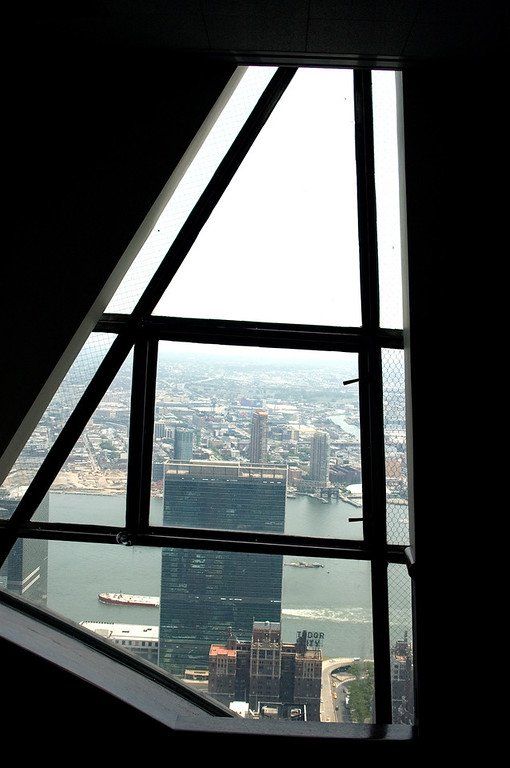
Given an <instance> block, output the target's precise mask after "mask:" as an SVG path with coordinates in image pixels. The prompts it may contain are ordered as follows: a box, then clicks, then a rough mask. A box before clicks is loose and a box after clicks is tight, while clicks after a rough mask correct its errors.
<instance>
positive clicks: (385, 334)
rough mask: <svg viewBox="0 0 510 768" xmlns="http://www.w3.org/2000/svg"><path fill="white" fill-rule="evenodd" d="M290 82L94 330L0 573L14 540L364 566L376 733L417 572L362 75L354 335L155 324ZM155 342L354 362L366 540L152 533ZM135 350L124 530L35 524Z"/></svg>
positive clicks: (5, 526)
mask: <svg viewBox="0 0 510 768" xmlns="http://www.w3.org/2000/svg"><path fill="white" fill-rule="evenodd" d="M296 71H297V67H279V68H278V69H277V71H276V73H275V74H274V75H273V77H272V79H271V81H270V83H269V85H268V86H267V87H266V89H265V91H264V93H263V94H262V96H261V97H260V99H259V101H258V102H257V105H256V106H255V108H254V109H253V111H252V113H251V114H250V116H249V117H248V119H247V120H246V122H245V124H244V126H243V127H242V128H241V130H240V132H239V134H238V136H237V138H236V139H235V141H234V142H233V144H232V146H231V147H230V149H229V150H228V151H227V153H226V155H225V157H224V159H223V160H222V162H221V163H220V165H219V167H218V169H217V170H216V172H215V173H214V175H213V177H212V179H211V181H210V182H209V184H208V185H207V187H206V189H205V191H204V192H203V194H202V195H201V197H200V198H199V200H198V202H197V203H196V205H195V207H194V208H193V210H192V212H191V213H190V215H189V216H188V219H187V220H186V222H185V224H184V225H183V227H182V229H181V231H180V232H179V234H178V235H177V237H176V238H175V241H174V242H173V244H172V245H171V247H170V248H169V250H168V252H167V254H166V256H165V257H164V259H163V261H162V263H161V264H160V266H159V267H158V269H157V270H156V272H155V274H154V275H153V277H152V279H151V280H150V282H149V283H148V286H147V288H146V289H145V291H144V292H143V294H142V296H141V298H140V300H139V301H138V303H137V305H136V307H135V309H134V310H133V311H132V312H131V314H127V315H120V314H103V316H102V317H101V319H100V320H99V321H98V323H97V325H96V327H95V328H94V331H97V332H103V333H112V334H115V335H116V339H115V341H114V343H113V344H112V346H111V348H110V350H109V351H108V353H107V354H106V356H105V358H104V360H103V361H102V363H101V364H100V366H99V368H98V370H97V372H96V374H95V375H94V377H93V378H92V380H91V382H90V383H89V385H88V387H87V389H86V390H85V392H84V394H83V395H82V397H81V399H80V401H79V403H78V405H77V406H76V408H75V409H74V411H73V413H72V414H71V415H70V417H69V419H68V421H67V423H66V424H65V426H64V428H63V429H62V432H61V433H60V435H59V436H58V438H57V440H56V441H55V444H54V445H53V447H52V448H51V450H50V451H49V453H48V455H47V457H46V459H45V460H44V461H43V463H42V465H41V467H40V468H39V470H38V472H37V474H36V476H35V477H34V479H33V481H32V483H31V484H30V486H29V488H28V489H27V491H26V493H25V495H24V496H23V498H22V500H21V501H20V503H19V505H18V507H17V509H16V510H15V512H14V513H13V514H12V516H11V518H10V519H9V520H7V521H3V522H2V523H1V525H0V532H2V533H3V540H2V542H1V543H0V565H1V564H2V562H3V561H4V559H5V558H6V557H7V555H8V553H9V551H10V549H11V548H12V546H13V544H14V542H15V541H16V539H17V538H19V537H23V538H44V539H48V540H64V541H78V542H79V541H86V542H95V543H116V544H120V545H127V546H133V545H136V546H153V547H158V548H160V547H166V546H172V547H191V548H194V549H218V550H225V551H229V550H232V551H233V550H235V551H242V552H260V553H263V552H265V553H272V554H279V555H294V556H296V557H298V556H312V557H331V558H336V559H358V560H360V559H363V560H368V561H370V563H371V590H372V595H371V596H372V625H373V648H374V689H375V692H374V695H375V723H376V724H390V723H391V722H392V703H391V701H392V699H391V663H390V632H389V599H388V574H387V567H388V564H389V563H399V564H406V565H407V566H408V569H409V573H410V575H411V576H413V574H414V568H413V562H412V561H413V558H412V550H411V548H410V547H409V546H406V545H394V544H393V545H392V544H388V543H387V536H386V479H385V445H384V414H383V382H382V365H381V352H382V349H383V348H390V349H404V332H403V331H401V330H395V329H386V328H381V327H380V325H379V270H378V251H377V217H376V193H375V175H374V137H373V114H372V90H371V71H370V70H369V69H365V68H354V69H353V83H354V112H355V152H356V177H357V210H358V238H359V261H360V291H361V315H362V322H361V326H360V327H330V326H316V325H295V324H281V323H267V322H266V323H262V322H250V321H225V320H197V319H194V318H172V317H160V316H154V315H152V314H151V313H152V311H153V310H154V308H155V306H156V305H157V303H158V302H159V300H160V298H161V296H162V295H163V292H164V291H165V290H166V288H167V286H168V284H169V282H170V281H171V279H172V278H173V276H174V275H175V274H176V272H177V270H178V269H179V267H180V265H181V264H182V262H183V260H184V259H185V257H186V255H187V253H188V252H189V250H190V248H191V247H192V245H193V243H194V241H195V239H196V237H197V236H198V234H199V233H200V231H201V229H202V227H203V226H204V224H205V222H206V221H207V219H208V217H209V216H210V214H211V213H212V211H213V210H214V207H215V206H216V204H217V202H218V200H219V199H220V197H221V195H222V193H223V191H224V190H225V189H226V187H227V186H228V184H229V183H230V180H231V179H232V178H233V176H234V174H235V173H236V171H237V169H238V167H239V165H240V164H241V162H242V160H243V159H244V157H245V156H246V154H247V153H248V152H249V150H250V148H251V146H252V144H253V142H254V141H255V139H256V138H257V136H258V134H259V132H260V130H261V129H262V127H263V126H264V124H265V122H266V121H267V119H268V117H269V116H270V114H271V112H272V111H273V109H274V107H275V106H276V105H277V104H278V101H279V99H280V98H281V96H282V95H283V93H284V91H285V89H286V87H287V86H288V85H289V83H290V82H291V80H292V77H293V75H294V74H295V72H296ZM404 274H405V273H404ZM159 341H185V342H195V343H206V344H207V343H209V344H210V343H214V344H220V345H243V346H254V347H257V346H263V347H274V348H287V349H303V350H318V349H320V350H330V351H337V352H351V353H357V355H358V361H359V401H360V402H359V407H360V432H361V435H360V443H361V461H362V491H363V518H362V519H363V540H361V541H359V540H350V539H329V538H328V539H325V538H311V537H305V536H295V535H289V534H284V533H281V534H280V533H279V534H275V533H251V532H245V531H228V530H211V529H199V528H193V529H188V528H181V527H173V526H164V527H162V526H159V527H156V526H151V525H150V522H149V506H150V486H151V474H152V452H153V433H154V405H155V391H156V374H157V353H158V342H159ZM131 349H134V356H133V372H132V389H131V418H130V427H129V453H128V471H127V492H126V517H125V526H124V528H122V529H119V528H118V527H115V526H100V525H81V524H60V523H33V522H31V518H32V516H33V514H34V513H35V511H36V509H37V507H38V506H39V503H40V502H41V501H42V498H43V496H44V495H45V494H46V492H47V491H48V490H49V488H50V486H51V484H52V483H53V481H54V479H55V477H56V476H57V474H58V472H59V471H60V469H61V467H62V465H63V464H64V462H65V460H66V459H67V457H68V455H69V453H70V452H71V450H72V448H73V447H74V445H75V443H76V441H77V440H78V439H79V437H80V435H81V433H82V431H83V429H84V427H85V425H86V424H87V422H88V420H89V418H90V417H91V416H92V415H93V413H94V411H95V409H96V407H97V405H98V404H99V402H100V400H101V398H102V397H103V395H104V394H105V392H106V390H107V389H108V386H109V385H110V384H111V382H112V380H113V378H114V377H115V375H116V374H117V372H118V370H119V368H120V367H121V365H122V363H123V362H124V360H125V359H126V358H127V356H128V354H129V353H130V351H131ZM406 397H409V392H406ZM413 592H414V590H413ZM413 603H414V601H413ZM414 610H415V607H414V605H413V611H414ZM413 625H414V622H413ZM413 639H414V638H413ZM413 668H414V690H415V699H417V692H418V686H417V672H416V670H417V665H416V659H415V663H414V667H413ZM186 690H187V689H186V688H185V686H183V689H182V694H183V696H186ZM415 712H416V713H417V701H415Z"/></svg>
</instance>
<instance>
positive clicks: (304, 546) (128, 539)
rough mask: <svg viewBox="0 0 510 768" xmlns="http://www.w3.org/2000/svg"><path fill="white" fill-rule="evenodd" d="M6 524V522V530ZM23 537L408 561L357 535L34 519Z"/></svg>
mask: <svg viewBox="0 0 510 768" xmlns="http://www.w3.org/2000/svg"><path fill="white" fill-rule="evenodd" d="M5 526H6V522H2V521H0V532H1V530H2V528H3V527H5ZM19 536H20V537H21V538H29V539H49V540H56V541H76V542H89V543H97V544H121V545H122V544H124V545H127V546H143V547H179V548H190V549H211V550H215V549H216V550H222V551H236V552H262V553H265V554H275V555H295V556H302V557H324V558H338V559H343V560H349V559H350V560H371V559H373V558H375V557H379V558H383V559H384V560H386V561H387V562H391V563H405V562H406V556H405V547H404V546H399V545H390V546H388V547H386V548H385V550H384V552H376V551H375V550H374V549H372V548H371V547H369V546H368V545H367V544H366V543H365V542H363V541H355V540H351V539H326V538H316V539H315V538H309V537H306V536H289V535H286V534H280V533H254V532H252V531H234V530H227V531H224V530H218V529H207V528H181V527H176V526H164V527H161V526H160V527H155V526H153V527H148V528H147V529H146V530H144V531H140V532H138V533H133V532H131V531H128V530H127V529H125V528H118V527H114V526H106V525H84V524H77V523H31V524H29V525H26V526H25V527H23V528H22V529H21V530H20V531H19Z"/></svg>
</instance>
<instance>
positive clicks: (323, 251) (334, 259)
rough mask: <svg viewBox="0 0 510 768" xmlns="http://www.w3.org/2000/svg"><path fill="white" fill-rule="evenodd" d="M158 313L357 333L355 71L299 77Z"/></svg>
mask: <svg viewBox="0 0 510 768" xmlns="http://www.w3.org/2000/svg"><path fill="white" fill-rule="evenodd" d="M155 312H156V314H158V315H170V316H177V317H200V318H211V317H214V318H222V319H232V320H256V321H275V322H283V323H305V324H324V325H345V326H356V325H360V322H361V315H360V289H359V258H358V224H357V193H356V165H355V147H354V100H353V77H352V71H350V70H321V69H300V70H298V72H297V73H296V75H295V76H294V78H293V80H292V82H291V83H290V85H289V87H288V88H287V90H286V91H285V93H284V94H283V96H282V98H281V100H280V102H279V103H278V105H277V106H276V108H275V110H274V112H273V113H272V115H271V116H270V118H269V120H268V121H267V123H266V125H265V126H264V128H263V129H262V131H261V133H260V134H259V136H258V138H257V139H256V141H255V143H254V144H253V146H252V148H251V149H250V151H249V153H248V155H247V156H246V158H245V159H244V161H243V162H242V164H241V166H240V167H239V169H238V171H237V173H236V175H235V176H234V178H233V180H232V182H231V183H230V185H229V187H228V188H227V190H226V191H225V193H224V194H223V197H222V198H221V200H220V201H219V203H218V205H217V206H216V208H215V210H214V211H213V213H212V214H211V216H210V218H209V220H208V221H207V223H206V224H205V226H204V227H203V229H202V231H201V233H200V235H199V236H198V238H197V240H196V241H195V243H194V245H193V247H192V248H191V250H190V252H189V254H188V256H187V257H186V259H185V261H184V262H183V264H182V266H181V267H180V269H179V270H178V272H177V274H176V276H175V277H174V279H173V280H172V282H171V284H170V286H169V287H168V289H167V291H166V293H165V294H164V296H163V298H162V299H161V301H160V303H159V304H158V306H157V307H156V310H155Z"/></svg>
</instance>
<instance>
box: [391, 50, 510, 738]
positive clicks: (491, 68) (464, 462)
mask: <svg viewBox="0 0 510 768" xmlns="http://www.w3.org/2000/svg"><path fill="white" fill-rule="evenodd" d="M504 72H505V68H504V67H503V66H502V61H501V59H500V58H499V57H498V56H497V51H495V56H494V58H493V59H491V60H490V61H489V60H487V59H474V58H473V59H471V60H469V61H467V60H466V61H461V62H457V63H456V64H452V63H451V62H450V63H446V62H444V63H441V64H439V63H436V64H432V63H429V64H428V65H427V66H421V67H411V68H409V69H408V70H407V71H406V72H405V75H404V105H405V150H406V178H407V220H408V246H409V269H410V304H411V312H412V314H411V360H412V394H413V405H414V408H413V428H414V462H413V463H414V481H415V483H414V490H415V526H416V558H417V563H418V579H417V597H418V606H419V610H418V611H417V616H416V618H417V622H418V630H419V632H418V635H419V637H418V639H419V641H420V642H419V644H418V648H417V650H418V660H419V662H420V665H421V666H420V686H421V694H422V705H423V707H422V712H421V716H420V722H421V725H422V728H423V729H424V730H423V732H424V733H426V734H428V735H429V736H430V735H435V736H437V737H438V738H440V737H441V736H444V735H445V734H450V735H452V736H453V734H456V733H458V734H462V736H461V738H468V734H467V732H466V723H468V722H471V721H474V722H476V723H483V721H484V718H486V717H487V714H488V713H487V712H486V708H485V703H486V701H487V699H486V694H485V693H484V691H483V686H482V687H481V688H480V687H479V686H478V684H477V681H478V679H479V678H478V677H477V671H478V670H479V669H480V667H479V664H478V662H479V661H480V659H481V658H482V657H483V656H485V654H487V653H489V654H490V644H491V642H492V641H491V637H493V635H492V631H491V621H490V618H489V617H488V616H487V615H485V613H484V606H485V604H486V600H487V599H488V594H490V592H491V591H492V589H493V588H494V586H495V584H494V582H492V580H491V579H487V574H488V573H490V568H488V564H487V562H486V560H485V558H487V556H489V557H491V554H490V549H486V547H485V546H484V544H483V542H484V541H486V540H487V539H490V538H491V536H492V535H493V531H494V530H495V529H493V530H492V531H491V527H490V524H489V525H488V524H487V519H486V517H487V514H489V513H490V510H491V509H492V502H491V498H490V494H488V493H487V492H486V491H487V490H488V489H487V486H486V483H488V484H489V485H490V483H491V482H492V481H491V469H490V467H489V466H487V465H486V469H485V470H484V469H481V471H480V472H478V471H477V470H476V467H478V466H479V465H478V459H479V458H480V457H482V456H484V455H485V453H486V452H488V453H489V454H491V451H492V443H491V441H490V439H488V434H487V431H486V430H487V426H488V425H489V424H490V423H491V421H492V419H496V420H499V419H500V417H501V414H500V412H499V410H498V407H497V405H496V404H494V403H493V384H494V381H493V373H494V369H493V360H492V359H491V355H490V353H489V349H488V343H489V340H488V338H487V337H486V338H482V337H481V336H480V335H479V333H478V331H479V329H480V328H484V327H489V326H490V325H491V322H492V318H493V313H494V306H495V304H496V286H497V283H498V280H499V279H498V272H499V270H500V268H501V262H502V260H501V254H502V253H503V252H504V251H503V250H502V244H503V243H504V242H505V240H504V239H502V238H501V237H500V235H501V233H502V228H503V224H504V222H505V218H506V217H505V215H503V216H502V215H501V214H502V206H501V202H502V201H501V182H502V168H503V157H504V156H505V155H506V150H505V146H506V143H507V138H506V137H505V136H504V133H505V130H506V126H505V120H504V119H503V114H502V96H503V94H504V93H505V90H506V82H505V76H504ZM491 305H494V306H491ZM489 463H490V462H489ZM495 631H496V634H497V631H498V630H497V629H496V630H495ZM492 715H494V713H489V717H491V716H492ZM455 726H458V727H459V731H458V732H457V731H456V730H455ZM445 729H446V730H445Z"/></svg>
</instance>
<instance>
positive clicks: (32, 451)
mask: <svg viewBox="0 0 510 768" xmlns="http://www.w3.org/2000/svg"><path fill="white" fill-rule="evenodd" d="M114 339H115V336H114V335H113V334H109V333H92V334H91V335H90V337H89V339H88V340H87V342H86V343H85V345H84V347H83V348H82V350H81V352H80V353H79V354H78V356H77V357H76V359H75V361H74V363H73V364H72V366H71V367H70V369H69V371H68V372H67V374H66V376H65V377H64V379H63V380H62V383H61V384H60V386H59V388H58V389H57V391H56V393H55V395H54V396H53V399H52V400H51V402H50V404H49V405H48V407H47V408H46V410H45V412H44V414H43V416H42V417H41V419H40V421H39V424H38V425H37V427H36V428H35V430H34V432H33V433H32V435H31V437H30V438H29V439H28V441H27V443H26V445H25V447H24V448H23V450H22V451H21V453H20V455H19V456H18V458H17V460H16V462H15V464H14V465H13V467H12V469H11V471H10V472H9V474H8V475H7V477H6V478H5V480H4V482H3V484H2V487H1V488H0V519H2V518H6V517H10V515H11V513H12V512H13V511H14V510H15V509H16V507H17V506H18V503H19V501H20V499H21V497H22V496H23V495H24V493H25V491H26V489H27V487H28V486H29V485H30V483H31V482H32V480H33V479H34V477H35V474H36V472H37V471H38V469H39V467H40V466H41V464H42V463H43V461H44V459H45V458H46V456H47V454H48V452H49V450H50V448H51V447H52V446H53V444H54V442H55V440H56V439H57V437H58V436H59V434H60V432H61V431H62V428H63V426H64V425H65V423H66V422H67V419H68V418H69V416H70V414H71V412H72V411H73V410H74V408H75V406H76V405H77V403H78V401H79V400H80V398H81V396H82V394H83V393H84V391H85V389H86V388H87V386H88V384H89V383H90V380H91V379H92V377H93V375H94V374H95V372H96V371H97V369H98V368H99V366H100V364H101V363H102V361H103V358H104V357H105V355H106V353H107V352H108V350H109V349H110V347H111V345H112V344H113V342H114Z"/></svg>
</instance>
